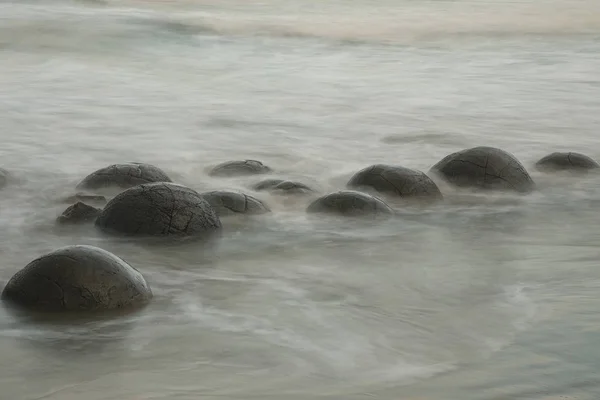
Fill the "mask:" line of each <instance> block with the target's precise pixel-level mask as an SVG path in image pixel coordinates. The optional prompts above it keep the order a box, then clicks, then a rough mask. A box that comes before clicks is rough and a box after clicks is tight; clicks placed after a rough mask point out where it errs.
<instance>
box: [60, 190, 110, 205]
mask: <svg viewBox="0 0 600 400" xmlns="http://www.w3.org/2000/svg"><path fill="white" fill-rule="evenodd" d="M78 201H81V202H89V203H106V197H104V196H100V195H98V194H88V193H81V192H80V193H75V194H74V195H72V196H69V197H65V198H64V199H63V203H76V202H78Z"/></svg>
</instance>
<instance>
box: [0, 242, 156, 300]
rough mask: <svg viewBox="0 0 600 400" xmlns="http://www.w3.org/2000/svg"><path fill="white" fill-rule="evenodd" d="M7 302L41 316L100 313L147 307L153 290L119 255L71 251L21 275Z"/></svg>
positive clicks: (13, 280) (81, 249) (8, 287)
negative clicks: (57, 313)
mask: <svg viewBox="0 0 600 400" xmlns="http://www.w3.org/2000/svg"><path fill="white" fill-rule="evenodd" d="M2 299H3V300H4V301H7V302H9V303H11V304H14V305H16V306H20V307H24V308H28V309H32V310H36V311H96V310H112V309H124V308H134V307H139V306H142V305H145V304H147V303H148V302H149V301H150V300H151V299H152V290H151V289H150V287H149V286H148V284H147V283H146V280H145V279H144V277H143V276H142V274H141V273H140V272H138V271H137V270H136V269H134V268H133V267H131V266H130V265H129V264H127V263H126V262H125V261H123V260H122V259H120V258H119V257H117V256H115V255H114V254H112V253H109V252H108V251H106V250H103V249H100V248H98V247H93V246H68V247H63V248H61V249H58V250H56V251H53V252H51V253H49V254H46V255H44V256H42V257H39V258H37V259H35V260H34V261H32V262H31V263H29V264H28V265H27V266H26V267H25V268H23V269H22V270H20V271H19V272H17V273H16V274H15V275H14V276H13V277H12V278H11V279H10V281H9V282H8V283H7V285H6V287H5V288H4V290H3V292H2Z"/></svg>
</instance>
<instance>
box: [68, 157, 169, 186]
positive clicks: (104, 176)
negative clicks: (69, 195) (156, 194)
mask: <svg viewBox="0 0 600 400" xmlns="http://www.w3.org/2000/svg"><path fill="white" fill-rule="evenodd" d="M153 182H171V178H169V176H168V175H167V174H166V173H165V172H164V171H163V170H161V169H160V168H158V167H155V166H154V165H150V164H144V163H135V162H131V163H124V164H113V165H109V166H108V167H105V168H101V169H99V170H97V171H95V172H92V173H91V174H90V175H88V176H86V177H85V178H84V179H83V180H82V181H81V182H80V183H79V184H78V185H77V187H78V188H83V189H99V188H103V187H110V186H114V187H120V188H130V187H132V186H136V185H141V184H144V183H153Z"/></svg>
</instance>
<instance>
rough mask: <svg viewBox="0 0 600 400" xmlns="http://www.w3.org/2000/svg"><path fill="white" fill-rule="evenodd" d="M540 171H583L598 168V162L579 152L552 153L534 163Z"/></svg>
mask: <svg viewBox="0 0 600 400" xmlns="http://www.w3.org/2000/svg"><path fill="white" fill-rule="evenodd" d="M535 166H536V168H537V169H538V170H540V171H542V172H554V171H573V172H584V171H589V170H592V169H598V168H600V164H598V163H597V162H596V161H594V160H593V159H592V158H590V157H588V156H586V155H585V154H581V153H573V152H569V153H559V152H556V153H552V154H548V155H547V156H546V157H543V158H542V159H541V160H539V161H538V162H537V163H536V164H535Z"/></svg>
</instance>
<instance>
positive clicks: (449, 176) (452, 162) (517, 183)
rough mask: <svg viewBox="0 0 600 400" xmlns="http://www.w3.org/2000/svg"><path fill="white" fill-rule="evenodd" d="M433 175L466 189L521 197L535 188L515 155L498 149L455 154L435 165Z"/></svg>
mask: <svg viewBox="0 0 600 400" xmlns="http://www.w3.org/2000/svg"><path fill="white" fill-rule="evenodd" d="M431 172H432V173H435V174H437V175H439V176H440V177H441V178H443V179H444V180H446V181H447V182H449V183H450V184H452V185H454V186H457V187H462V188H476V189H486V190H506V191H515V192H519V193H528V192H531V191H532V190H533V189H534V188H535V184H534V182H533V180H532V179H531V176H529V173H528V172H527V170H526V169H525V167H524V166H523V165H522V164H521V163H520V162H519V161H518V160H517V159H516V158H515V157H514V156H513V155H512V154H510V153H507V152H506V151H504V150H500V149H497V148H494V147H473V148H470V149H466V150H461V151H458V152H456V153H452V154H450V155H449V156H446V157H445V158H444V159H442V160H441V161H439V162H438V163H437V164H435V165H434V166H433V167H432V168H431Z"/></svg>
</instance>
